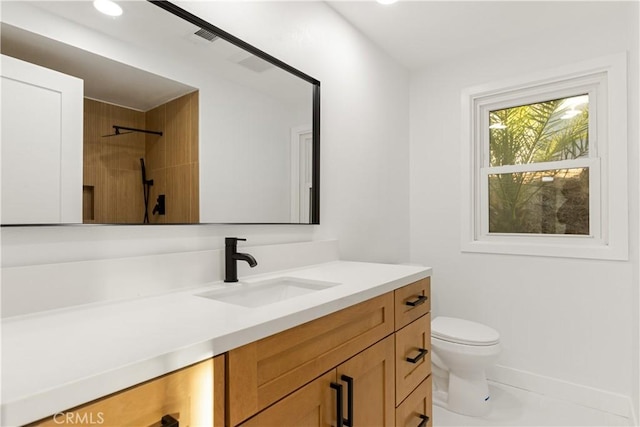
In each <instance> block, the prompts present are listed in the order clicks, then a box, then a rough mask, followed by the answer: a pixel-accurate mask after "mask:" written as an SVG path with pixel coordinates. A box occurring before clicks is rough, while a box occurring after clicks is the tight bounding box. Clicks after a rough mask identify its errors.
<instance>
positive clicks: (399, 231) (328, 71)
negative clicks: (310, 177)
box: [178, 2, 409, 262]
mask: <svg viewBox="0 0 640 427" xmlns="http://www.w3.org/2000/svg"><path fill="white" fill-rule="evenodd" d="M178 4H179V5H181V6H182V7H185V8H186V9H188V10H190V11H192V12H193V13H195V14H196V15H199V16H201V17H202V18H204V19H207V20H209V21H210V22H212V23H214V24H216V25H219V26H220V27H222V28H224V29H225V30H227V31H229V32H231V33H232V34H235V35H237V36H239V37H241V38H243V39H244V40H245V41H247V42H249V43H251V44H253V45H254V46H256V47H258V48H260V49H263V50H265V51H267V52H269V53H270V54H272V55H274V56H276V57H278V58H280V59H283V60H284V61H285V62H288V63H289V64H290V65H292V66H293V67H296V68H298V69H299V70H301V71H303V72H306V73H308V74H310V75H312V76H313V77H315V78H316V79H318V80H320V81H321V83H322V86H321V103H322V117H321V123H322V126H321V163H322V169H321V202H320V206H321V214H320V215H321V223H322V225H321V226H320V227H318V228H317V233H316V236H319V237H323V238H325V237H327V238H328V237H337V238H338V239H339V241H340V247H341V251H342V256H343V257H344V258H346V259H352V260H368V261H381V262H403V261H407V260H408V258H409V255H408V254H409V251H408V233H409V228H408V227H409V225H408V221H409V213H408V211H407V208H406V207H407V204H408V200H409V189H408V186H407V182H408V179H409V170H408V167H409V156H408V155H409V152H408V148H407V141H408V138H409V120H408V117H409V107H408V101H407V98H408V91H409V86H408V73H407V72H406V71H405V70H404V69H402V68H401V67H400V66H398V65H396V64H395V63H393V62H391V61H390V60H389V59H388V57H386V56H385V55H384V54H381V53H380V51H379V50H378V48H376V47H373V46H372V45H371V43H370V42H369V41H368V40H366V39H365V38H363V37H362V36H361V35H360V34H359V33H358V32H357V31H356V30H355V29H353V27H351V26H350V25H349V24H347V23H346V22H344V21H343V20H342V18H340V17H339V16H338V15H337V14H336V13H335V12H333V11H332V10H331V9H330V8H328V7H326V6H325V5H324V4H322V3H320V2H211V3H205V2H178Z"/></svg>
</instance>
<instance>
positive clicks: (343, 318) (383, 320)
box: [227, 292, 394, 426]
mask: <svg viewBox="0 0 640 427" xmlns="http://www.w3.org/2000/svg"><path fill="white" fill-rule="evenodd" d="M393 304H394V297H393V293H392V292H390V293H387V294H384V295H381V296H379V297H377V298H373V299H370V300H368V301H365V302H362V303H360V304H357V305H354V306H352V307H349V308H346V309H344V310H341V311H338V312H336V313H333V314H330V315H328V316H325V317H321V318H320V319H316V320H313V321H311V322H308V323H305V324H303V325H300V326H297V327H295V328H291V329H289V330H286V331H284V332H281V333H278V334H276V335H273V336H271V337H267V338H264V339H262V340H259V341H256V342H253V343H250V344H247V345H245V346H242V347H239V348H237V349H234V350H231V351H230V352H229V353H228V354H227V369H228V378H229V384H228V392H229V393H228V397H229V404H228V407H227V410H228V418H229V422H230V424H231V425H232V426H233V425H237V424H239V423H240V422H242V421H244V420H246V419H247V418H249V417H251V416H252V415H254V414H255V413H257V412H258V411H260V410H262V409H264V408H266V407H267V406H269V405H271V404H272V403H274V402H276V401H278V400H279V399H281V398H283V397H284V396H286V395H288V394H289V393H291V392H292V391H294V390H296V389H298V388H300V387H301V386H303V385H304V384H306V383H308V382H310V381H312V380H313V379H314V378H316V377H318V376H320V375H322V373H324V372H327V371H328V370H329V369H332V368H335V367H336V366H337V365H339V364H340V363H341V362H343V361H344V360H346V359H348V358H350V357H352V356H354V355H355V354H357V353H359V352H360V351H362V349H364V348H367V347H368V346H370V345H372V344H374V343H376V342H377V341H379V340H381V339H382V338H384V337H385V336H387V335H389V334H391V333H393V329H394V318H393Z"/></svg>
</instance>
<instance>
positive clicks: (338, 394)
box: [331, 383, 344, 427]
mask: <svg viewBox="0 0 640 427" xmlns="http://www.w3.org/2000/svg"><path fill="white" fill-rule="evenodd" d="M331 388H332V389H334V390H335V391H336V420H337V421H336V422H337V424H336V427H343V426H344V424H343V423H344V419H343V418H342V384H336V383H331Z"/></svg>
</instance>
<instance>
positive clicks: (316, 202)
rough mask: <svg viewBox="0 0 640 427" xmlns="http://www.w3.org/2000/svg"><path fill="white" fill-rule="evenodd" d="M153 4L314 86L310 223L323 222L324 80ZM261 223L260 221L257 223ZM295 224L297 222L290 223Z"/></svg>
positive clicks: (177, 10)
mask: <svg viewBox="0 0 640 427" xmlns="http://www.w3.org/2000/svg"><path fill="white" fill-rule="evenodd" d="M147 1H149V2H150V3H153V4H154V5H156V6H158V7H160V8H162V9H164V10H166V11H167V12H170V13H172V14H174V15H176V16H178V17H180V18H182V19H184V20H185V21H188V22H191V23H192V24H194V25H197V26H198V27H200V28H204V29H205V30H207V31H209V32H211V33H213V34H215V35H217V36H218V37H220V38H221V39H224V40H226V41H228V42H229V43H232V44H234V45H236V46H238V47H239V48H242V49H244V50H246V51H247V52H250V53H251V54H253V55H255V56H257V57H259V58H261V59H263V60H265V61H267V62H269V63H271V64H273V65H275V66H276V67H278V68H281V69H283V70H285V71H287V72H289V73H291V74H293V75H294V76H296V77H299V78H301V79H303V80H306V81H307V82H309V83H311V84H312V85H313V113H312V114H313V118H312V130H311V132H312V137H313V142H312V144H313V148H312V154H313V161H312V169H313V170H312V173H311V209H310V212H311V213H310V216H311V218H310V222H309V223H308V224H312V225H313V224H315V225H317V224H320V81H319V80H316V79H314V78H313V77H311V76H309V75H307V74H305V73H303V72H302V71H300V70H298V69H296V68H293V67H292V66H291V65H289V64H286V63H284V62H282V61H280V60H279V59H277V58H275V57H273V56H271V55H269V54H268V53H266V52H264V51H262V50H260V49H258V48H256V47H254V46H252V45H250V44H249V43H247V42H245V41H244V40H241V39H239V38H237V37H236V36H234V35H232V34H229V33H227V32H226V31H224V30H222V29H220V28H218V27H216V26H215V25H212V24H210V23H209V22H207V21H205V20H203V19H201V18H199V17H197V16H195V15H194V14H192V13H189V12H187V11H186V10H184V9H182V8H181V7H179V6H176V5H175V4H173V3H171V2H169V1H167V0H147ZM254 224H259V223H254ZM290 224H292V225H295V224H297V223H290ZM308 224H307V223H300V225H308Z"/></svg>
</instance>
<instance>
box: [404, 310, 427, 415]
mask: <svg viewBox="0 0 640 427" xmlns="http://www.w3.org/2000/svg"><path fill="white" fill-rule="evenodd" d="M430 373H431V314H426V315H424V316H422V317H420V318H419V319H417V320H414V321H413V322H412V323H410V324H408V325H407V326H405V327H404V328H402V329H400V330H399V331H398V332H396V405H399V404H400V402H402V401H403V400H404V399H405V398H406V397H407V396H408V395H409V394H410V393H411V392H412V391H413V390H414V389H415V388H416V387H417V386H418V385H419V384H420V383H421V382H422V381H423V380H424V379H425V378H427V376H428V375H429V374H430Z"/></svg>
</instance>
